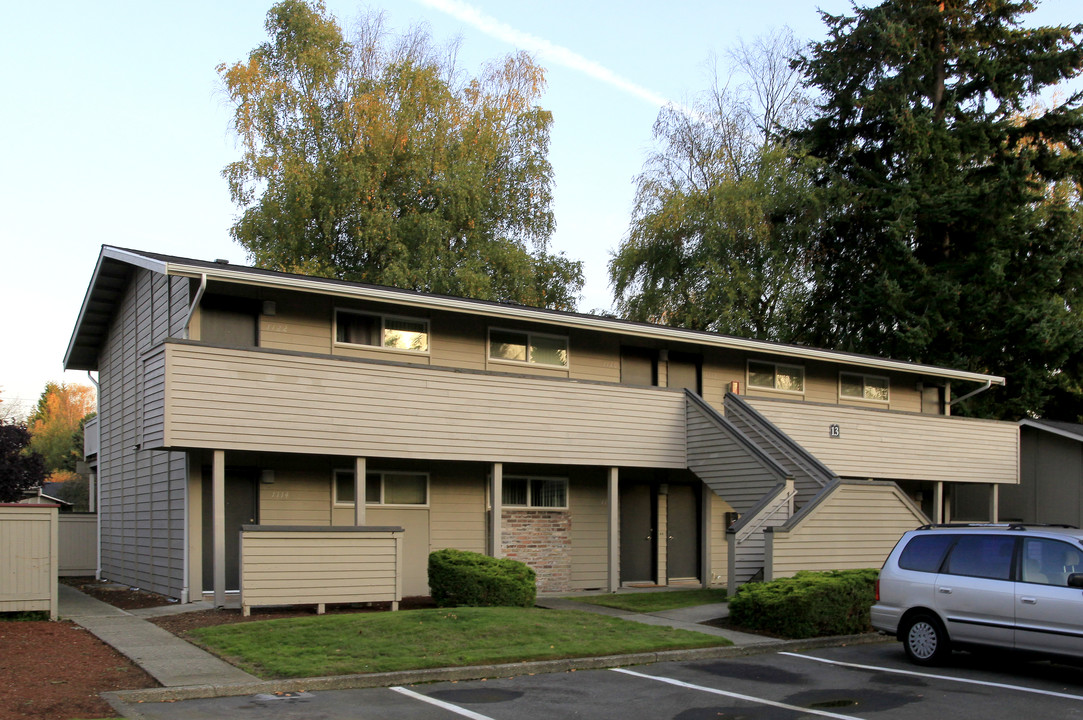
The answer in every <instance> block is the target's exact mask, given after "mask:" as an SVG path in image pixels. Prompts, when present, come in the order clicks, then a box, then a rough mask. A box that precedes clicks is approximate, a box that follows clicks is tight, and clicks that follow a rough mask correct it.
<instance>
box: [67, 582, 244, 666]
mask: <svg viewBox="0 0 1083 720" xmlns="http://www.w3.org/2000/svg"><path fill="white" fill-rule="evenodd" d="M57 590H58V591H59V599H58V606H59V607H58V612H59V614H60V617H61V618H63V619H64V620H71V621H72V622H74V623H76V624H77V625H80V626H82V627H84V628H86V629H87V630H89V631H90V632H92V633H93V634H94V635H96V636H97V637H98V638H99V639H100V640H101V641H102V642H104V643H106V644H107V645H111V646H112V647H113V648H115V649H116V650H117V651H119V652H120V653H121V654H123V655H125V656H127V657H128V659H130V660H131V661H132V662H134V663H135V664H136V665H138V666H140V667H141V668H143V669H144V670H146V671H147V673H149V674H150V675H151V676H152V677H153V678H154V679H155V680H157V681H158V682H160V683H161V684H162V685H163V686H165V687H184V686H188V685H233V684H238V683H253V682H258V678H256V677H253V676H252V675H249V674H248V673H246V672H244V671H243V670H240V669H238V668H236V667H234V666H232V665H230V664H229V663H227V662H224V661H222V660H219V659H218V658H216V657H215V656H214V655H211V654H210V653H208V652H206V651H204V650H200V649H199V648H197V647H196V646H195V645H192V644H191V643H188V642H185V641H184V640H181V639H180V638H179V637H177V636H176V635H174V634H173V633H171V632H168V631H166V630H163V629H161V628H160V627H158V626H157V625H155V624H153V623H150V622H147V620H146V619H145V618H147V617H153V616H155V615H168V614H172V613H175V612H186V611H191V610H201V609H203V608H202V607H200V606H201V605H204V603H197V604H195V605H169V606H166V607H164V608H146V609H143V610H131V611H128V610H121V609H120V608H115V607H113V606H112V605H109V604H108V603H104V602H102V601H101V600H96V599H95V598H92V597H90V596H89V595H87V594H86V593H83V592H80V591H78V590H76V589H75V588H73V587H71V586H69V585H65V584H64V583H58V584H57ZM207 607H210V606H209V605H207ZM137 613H138V615H137Z"/></svg>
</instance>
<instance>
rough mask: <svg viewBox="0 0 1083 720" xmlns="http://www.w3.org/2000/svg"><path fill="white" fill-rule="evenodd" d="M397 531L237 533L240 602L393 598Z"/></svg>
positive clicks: (397, 595)
mask: <svg viewBox="0 0 1083 720" xmlns="http://www.w3.org/2000/svg"><path fill="white" fill-rule="evenodd" d="M401 540H402V533H400V532H389V531H367V530H357V531H353V532H330V531H320V530H317V529H313V530H296V529H291V530H281V531H254V532H251V531H245V532H242V533H241V604H242V606H243V607H244V608H245V609H246V610H247V609H248V608H251V607H255V606H259V605H284V604H318V603H345V602H397V601H398V600H400V599H401V598H402V592H401V577H400V576H401V560H402V553H401V545H400V543H401Z"/></svg>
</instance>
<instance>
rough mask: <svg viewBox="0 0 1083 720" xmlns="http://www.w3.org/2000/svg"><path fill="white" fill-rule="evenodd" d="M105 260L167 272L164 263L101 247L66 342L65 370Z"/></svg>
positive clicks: (117, 249) (163, 273)
mask: <svg viewBox="0 0 1083 720" xmlns="http://www.w3.org/2000/svg"><path fill="white" fill-rule="evenodd" d="M106 260H118V261H120V262H123V263H127V264H128V265H135V266H136V267H141V268H144V269H146V270H150V271H152V272H156V273H160V274H162V275H165V274H166V273H167V272H168V270H169V267H168V265H167V264H166V263H163V262H160V261H158V260H152V259H151V258H148V257H144V256H142V255H137V254H136V253H132V252H128V251H127V250H121V249H120V248H115V247H110V246H108V245H103V246H102V249H101V252H99V253H98V261H97V262H96V263H95V264H94V273H93V274H92V275H91V276H90V284H89V285H87V287H86V294H85V295H84V296H83V304H82V306H81V307H80V308H79V316H78V317H77V318H76V320H75V327H74V329H72V332H71V338H70V339H69V340H68V349H67V350H66V351H65V352H64V369H65V370H67V369H68V363H69V362H70V361H71V354H72V351H73V350H74V349H75V339H76V338H77V337H78V336H79V330H80V328H82V327H83V321H84V320H85V319H86V311H87V308H88V307H90V297H91V296H92V295H93V294H94V287H95V286H96V285H97V284H98V277H99V276H100V275H101V271H102V265H103V264H104V263H105V261H106Z"/></svg>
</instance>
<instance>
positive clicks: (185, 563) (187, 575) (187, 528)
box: [180, 273, 207, 603]
mask: <svg viewBox="0 0 1083 720" xmlns="http://www.w3.org/2000/svg"><path fill="white" fill-rule="evenodd" d="M206 290H207V273H200V275H199V289H198V290H196V296H195V297H194V298H192V304H191V305H190V306H189V307H188V314H187V316H185V318H184V332H183V333H182V336H183V337H184V339H185V340H187V339H188V337H189V332H188V326H189V325H191V323H192V315H194V314H195V311H196V308H197V307H199V301H200V300H202V299H203V293H204V292H206ZM188 460H189V458H188V454H187V453H185V456H184V512H183V515H184V520H183V521H182V524H183V526H184V532H183V533H182V537H181V542H182V543H183V545H184V547H183V549H182V551H181V552H182V555H183V558H184V559H183V560H182V561H181V563H182V567H183V568H184V572H183V575H182V577H181V597H180V601H181V602H182V603H187V602H191V600H192V599H191V598H190V597H189V596H188V595H189V592H190V590H191V587H190V586H191V582H190V580H191V577H192V576H191V567H190V562H191V557H190V553H189V547H190V546H191V532H192V530H191V525H190V523H191V498H190V497H189V496H190V494H191V492H192V478H191V477H190V473H191V470H192V468H191V464H190V463H189V461H188ZM205 551H206V550H204V552H205Z"/></svg>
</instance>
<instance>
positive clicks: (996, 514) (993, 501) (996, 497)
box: [989, 483, 1000, 522]
mask: <svg viewBox="0 0 1083 720" xmlns="http://www.w3.org/2000/svg"><path fill="white" fill-rule="evenodd" d="M999 521H1000V486H999V485H997V484H996V483H992V484H990V485H989V522H999Z"/></svg>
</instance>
